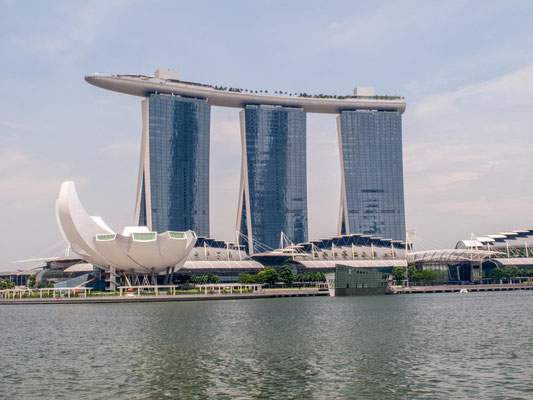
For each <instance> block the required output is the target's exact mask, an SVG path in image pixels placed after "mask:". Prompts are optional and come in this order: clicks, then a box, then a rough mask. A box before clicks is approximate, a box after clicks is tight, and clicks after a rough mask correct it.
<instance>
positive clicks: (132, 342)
mask: <svg viewBox="0 0 533 400" xmlns="http://www.w3.org/2000/svg"><path fill="white" fill-rule="evenodd" d="M532 306H533V293H531V292H514V293H488V294H487V293H480V294H468V295H454V294H442V295H441V294H434V295H420V296H416V295H413V296H375V297H357V298H301V299H271V300H243V301H237V302H231V301H213V302H183V303H161V304H136V305H130V304H128V305H112V304H110V305H88V306H83V305H57V306H16V307H14V306H3V307H0V317H1V318H2V320H3V321H6V322H7V321H9V323H4V324H3V328H2V343H3V344H4V348H5V350H4V351H3V353H2V356H1V357H2V360H1V361H2V365H3V367H2V369H1V370H0V371H1V372H0V395H3V396H2V397H3V398H14V397H22V398H33V397H41V398H67V397H68V398H70V397H73V396H83V397H85V398H102V399H103V398H109V397H114V398H136V399H142V398H177V397H180V398H183V397H186V398H291V397H292V398H379V399H388V398H390V399H395V398H450V397H469V398H480V397H498V396H500V397H502V398H509V397H516V398H528V395H529V396H531V395H532V394H533V392H532V391H531V390H532V389H531V388H532V387H533V381H532V378H531V369H532V367H533V365H532V361H531V360H532V359H533V350H532V348H533V346H532V345H533V335H531V332H532V331H533V330H532V328H533V323H532V322H531V319H530V318H529V311H530V310H531V309H532V308H531V307H532ZM509 338H512V340H509Z"/></svg>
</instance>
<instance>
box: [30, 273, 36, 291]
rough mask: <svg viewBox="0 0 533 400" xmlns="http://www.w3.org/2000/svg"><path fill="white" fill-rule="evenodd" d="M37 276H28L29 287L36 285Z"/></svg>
mask: <svg viewBox="0 0 533 400" xmlns="http://www.w3.org/2000/svg"><path fill="white" fill-rule="evenodd" d="M36 279H37V278H36V277H35V275H31V276H30V277H29V278H28V287H30V288H32V287H34V286H35V281H36Z"/></svg>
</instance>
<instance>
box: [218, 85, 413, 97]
mask: <svg viewBox="0 0 533 400" xmlns="http://www.w3.org/2000/svg"><path fill="white" fill-rule="evenodd" d="M212 88H213V89H215V90H221V91H226V92H237V93H257V94H267V95H276V96H288V97H304V98H309V99H337V100H346V99H359V98H369V99H374V100H400V99H403V97H402V96H349V95H347V96H343V95H336V94H322V93H320V94H309V93H305V92H303V93H290V92H284V91H282V90H275V91H274V92H269V91H268V90H248V89H240V88H234V87H226V86H216V85H215V86H212Z"/></svg>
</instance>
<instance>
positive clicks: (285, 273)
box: [279, 264, 294, 286]
mask: <svg viewBox="0 0 533 400" xmlns="http://www.w3.org/2000/svg"><path fill="white" fill-rule="evenodd" d="M279 277H280V279H281V281H282V282H285V284H286V285H287V286H292V283H293V282H294V275H293V273H292V268H291V267H289V266H288V265H287V264H284V265H282V266H281V268H280V269H279Z"/></svg>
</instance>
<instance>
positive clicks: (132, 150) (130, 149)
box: [100, 140, 141, 158]
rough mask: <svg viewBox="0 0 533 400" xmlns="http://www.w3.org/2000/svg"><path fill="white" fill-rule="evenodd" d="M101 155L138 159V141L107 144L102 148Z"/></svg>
mask: <svg viewBox="0 0 533 400" xmlns="http://www.w3.org/2000/svg"><path fill="white" fill-rule="evenodd" d="M100 151H101V153H103V154H105V155H108V156H111V157H119V158H122V157H127V158H130V157H137V158H138V157H139V154H140V151H141V144H140V142H139V140H123V141H121V142H115V143H109V144H107V145H105V146H104V147H102V149H101V150H100Z"/></svg>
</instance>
